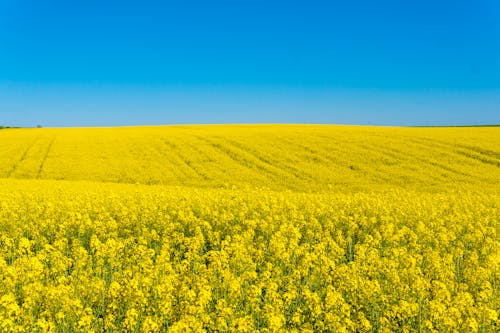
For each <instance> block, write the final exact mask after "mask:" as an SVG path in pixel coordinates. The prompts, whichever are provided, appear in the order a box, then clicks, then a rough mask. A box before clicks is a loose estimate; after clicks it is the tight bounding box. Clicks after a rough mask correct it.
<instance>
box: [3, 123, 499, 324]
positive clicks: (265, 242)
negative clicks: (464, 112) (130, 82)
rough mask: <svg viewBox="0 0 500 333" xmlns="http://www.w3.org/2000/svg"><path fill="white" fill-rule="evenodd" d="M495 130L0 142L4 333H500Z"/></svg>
mask: <svg viewBox="0 0 500 333" xmlns="http://www.w3.org/2000/svg"><path fill="white" fill-rule="evenodd" d="M172 128H173V129H174V130H172ZM176 131H177V132H176ZM172 132H174V134H175V133H176V134H175V135H174V134H172ZM499 132H500V131H499V129H495V128H470V129H462V128H457V129H451V128H450V129H403V128H365V127H360V128H357V127H336V126H302V127H301V126H242V127H238V126H233V127H232V126H227V127H224V126H220V127H219V126H214V127H211V126H208V127H203V126H198V127H196V126H192V127H190V126H188V127H179V128H176V127H158V128H119V129H43V130H19V132H17V130H2V131H0V138H2V139H3V138H6V140H7V141H8V142H10V144H9V145H7V144H6V143H5V141H0V147H3V148H2V150H0V151H1V152H2V155H1V156H0V169H1V170H4V171H3V172H4V176H3V177H4V178H3V179H0V331H1V332H354V331H357V332H394V331H398V332H413V331H415V332H417V331H419V332H497V331H499V330H500V320H499V311H500V302H499V301H498V299H500V297H499V287H498V285H499V282H500V237H499V233H500V209H499V205H500V194H499V192H498V188H497V184H498V181H499V180H500V177H499V176H498V170H496V169H495V168H498V167H497V166H496V164H495V163H496V161H497V160H499V158H498V156H497V152H498V151H500V145H499V144H498V140H499V138H500V136H496V135H495V134H496V133H499ZM9 133H10V134H9ZM84 133H87V134H86V135H84ZM99 133H100V134H102V135H98V134H99ZM141 133H142V134H141ZM189 133H191V134H189ZM193 133H197V134H193ZM252 133H253V134H252ZM176 135H177V136H176ZM252 135H253V136H252ZM152 136H153V137H157V138H158V140H160V138H162V140H167V141H169V142H174V144H173V146H171V145H169V147H170V150H169V149H166V148H165V147H164V146H155V142H156V141H154V140H152V141H151V142H152V143H151V144H150V145H148V143H147V142H149V141H148V140H150V139H151V137H152ZM192 136H197V137H199V138H203V139H204V140H207V141H210V142H217V145H218V146H217V147H221V148H220V151H222V150H223V149H225V150H227V151H228V152H227V153H225V154H222V153H220V154H216V153H213V155H212V152H210V150H209V149H208V148H207V147H205V146H198V145H197V144H196V145H195V144H194V143H189V140H194V139H193V137H192ZM252 137H254V138H255V139H254V140H252ZM330 137H336V138H337V141H335V143H328V142H329V141H328V140H329V139H328V138H330ZM34 138H36V140H37V141H36V142H35V143H33V141H31V143H29V142H30V140H35V139H34ZM174 138H176V139H174ZM275 138H278V139H275ZM315 138H317V139H315ZM425 138H427V139H425ZM9 140H10V141H9ZM199 140H201V139H199ZM315 140H317V141H315ZM377 140H378V141H377ZM432 140H434V141H435V147H434V148H430V149H429V150H427V151H418V150H415V149H416V146H415V145H416V142H420V143H423V142H425V144H426V145H427V146H429V147H432V142H431V141H432ZM27 142H28V143H29V144H28V145H26V143H27ZM37 142H38V143H37ZM41 142H45V143H46V144H47V145H45V146H44V145H42V143H41ZM184 142H188V143H184ZM223 142H232V143H235V142H236V144H234V145H230V144H227V146H224V143H223ZM273 142H274V145H273ZM318 142H323V145H320V144H318ZM99 143H100V146H101V147H102V148H103V151H104V152H100V151H96V152H95V154H91V151H92V149H93V148H92V147H94V145H98V144H99ZM295 143H296V144H295ZM413 143H415V145H414V144H413ZM189 144H192V145H193V147H195V148H193V149H205V148H207V149H206V150H207V151H209V153H207V155H204V157H200V156H195V153H193V152H191V151H189V149H190V148H189ZM2 145H3V146H2ZM237 145H239V146H240V147H242V149H241V151H238V150H236V148H234V147H236V146H237ZM364 145H366V146H367V147H374V146H378V148H377V149H374V151H373V152H372V153H367V152H368V151H370V149H368V148H367V149H364V148H362V147H363V146H364ZM141 146H143V154H141V150H140V147H141ZM69 147H74V148H73V149H69ZM112 147H115V150H114V151H113V150H112ZM160 147H163V148H160ZM224 147H225V148H224ZM227 147H229V148H227ZM357 147H358V148H357ZM360 147H361V148H360ZM394 147H397V151H399V152H400V153H397V152H396V151H393V148H394ZM243 148H245V149H243ZM330 148H331V149H332V151H330ZM9 149H10V150H9ZM183 149H186V150H187V151H186V152H184V153H180V152H181V151H183ZM213 149H215V148H213ZM394 149H396V148H394ZM244 150H248V151H249V153H248V154H249V155H244V153H243V151H244ZM6 151H9V153H10V154H11V156H15V157H11V158H7V155H6ZM153 151H157V153H155V154H153V153H152V152H153ZM382 151H385V152H387V154H383V153H382ZM389 151H392V153H389ZM127 152H129V153H127ZM130 152H133V154H132V153H130ZM230 152H232V153H230ZM236 152H238V153H236ZM280 152H281V153H280ZM349 152H350V153H349ZM233 153H234V154H233ZM365 153H366V154H365ZM106 154H107V159H105V158H104V157H106ZM183 154H184V155H183ZM251 156H253V157H251ZM326 156H329V157H328V158H327V157H326ZM375 156H379V158H380V159H381V161H375ZM199 158H200V159H199ZM197 159H199V160H197ZM279 159H281V162H280V163H281V164H280V163H278V162H276V163H275V160H276V161H277V160H279ZM83 161H88V162H89V163H90V164H86V163H83ZM195 161H197V162H195ZM93 162H95V163H97V165H92V164H91V163H93ZM163 163H165V167H164V168H163V169H162V166H163ZM168 163H170V164H168ZM252 163H253V164H252ZM418 163H420V164H418ZM411 164H412V165H411ZM410 165H411V167H412V168H409V167H410ZM57 166H59V169H57ZM71 166H74V168H72V167H71ZM176 166H179V169H176ZM272 166H275V168H273V167H272ZM350 166H353V168H351V167H350ZM403 167H404V168H403ZM406 167H408V168H409V169H408V170H406V169H405V168H406ZM157 168H159V170H157V173H153V172H152V171H151V170H154V169H157ZM418 168H421V169H422V173H421V174H420V173H418ZM169 170H171V171H172V174H169V172H170V171H169ZM189 170H190V171H189ZM195 170H197V171H198V172H199V174H200V176H199V177H198V178H196V176H194V174H195ZM242 170H246V172H247V173H246V174H244V175H241V174H240V175H239V176H238V174H239V172H242ZM150 171H151V173H150ZM174 171H175V172H174ZM190 172H191V173H190ZM342 172H343V173H342ZM323 173H325V174H323ZM202 175H204V177H203V176H202ZM259 175H260V178H259V177H258V176H259ZM342 175H345V179H344V180H342ZM381 175H384V177H382V176H381ZM238 177H239V178H238ZM138 183H139V184H138ZM424 185H425V186H424Z"/></svg>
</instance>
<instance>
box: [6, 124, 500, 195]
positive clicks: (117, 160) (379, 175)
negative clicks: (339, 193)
mask: <svg viewBox="0 0 500 333" xmlns="http://www.w3.org/2000/svg"><path fill="white" fill-rule="evenodd" d="M0 178H20V179H64V180H90V181H103V182H117V183H140V184H164V185H183V186H202V187H220V186H228V185H229V186H230V185H236V186H247V185H250V186H260V187H262V186H266V187H269V188H272V189H292V190H299V191H310V190H312V191H314V190H325V189H331V188H343V189H354V190H356V189H368V188H370V189H371V188H376V187H379V186H384V187H385V186H399V187H403V188H415V189H418V190H422V189H427V188H434V189H443V188H446V187H449V186H464V185H465V186H469V185H472V186H478V185H480V186H483V187H488V188H494V187H497V186H499V185H500V183H499V180H500V128H499V127H455V128H397V127H394V128H386V127H354V126H327V125H320V126H314V125H311V126H300V125H282V126H278V125H267V126H266V125H254V126H252V125H239V126H228V125H222V126H164V127H129V128H127V127H124V128H81V129H80V128H71V129H10V130H3V131H0Z"/></svg>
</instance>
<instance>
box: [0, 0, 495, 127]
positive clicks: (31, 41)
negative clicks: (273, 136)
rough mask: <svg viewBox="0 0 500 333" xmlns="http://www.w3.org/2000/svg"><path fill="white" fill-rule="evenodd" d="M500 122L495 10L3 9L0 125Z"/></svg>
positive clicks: (252, 6)
mask: <svg viewBox="0 0 500 333" xmlns="http://www.w3.org/2000/svg"><path fill="white" fill-rule="evenodd" d="M259 122H264V123H270V122H272V123H352V124H374V125H463V124H499V123H500V3H499V2H498V1H496V0H477V1H461V0H458V1H385V0H381V1H186V0H185V1H92V0H90V1H88V0H87V1H63V0H52V1H48V0H46V1H42V0H38V1H35V0H31V1H29V0H0V124H3V125H12V126H35V125H36V124H42V125H44V126H113V125H135V124H171V123H259Z"/></svg>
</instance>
